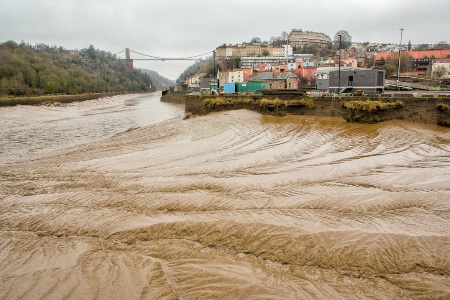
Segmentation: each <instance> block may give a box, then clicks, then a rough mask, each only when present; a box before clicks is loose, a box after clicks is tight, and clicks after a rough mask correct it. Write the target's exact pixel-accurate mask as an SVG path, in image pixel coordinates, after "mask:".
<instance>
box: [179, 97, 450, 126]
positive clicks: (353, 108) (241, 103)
mask: <svg viewBox="0 0 450 300" xmlns="http://www.w3.org/2000/svg"><path fill="white" fill-rule="evenodd" d="M177 97H182V95H178V96H177ZM184 98H185V101H186V112H187V113H192V114H198V115H204V114H208V113H211V112H214V111H223V110H236V109H248V110H253V111H256V112H259V113H261V114H269V115H277V116H285V115H289V114H293V115H311V116H325V117H327V116H339V117H342V118H343V119H345V120H346V121H348V122H356V123H379V122H383V121H388V120H405V121H410V122H416V123H424V124H439V125H445V124H448V123H449V120H450V110H449V109H445V108H448V107H449V105H450V98H448V97H419V98H414V97H398V96H395V95H394V97H392V96H378V97H374V98H370V97H350V96H341V97H300V96H299V95H295V94H292V95H291V94H280V95H264V96H261V95H223V96H202V95H185V96H184ZM442 108H444V109H442Z"/></svg>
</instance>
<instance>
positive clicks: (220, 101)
mask: <svg viewBox="0 0 450 300" xmlns="http://www.w3.org/2000/svg"><path fill="white" fill-rule="evenodd" d="M252 102H253V99H252V98H242V97H237V98H232V97H215V98H206V99H203V105H204V106H206V107H208V108H215V107H219V106H224V105H232V104H251V103H252Z"/></svg>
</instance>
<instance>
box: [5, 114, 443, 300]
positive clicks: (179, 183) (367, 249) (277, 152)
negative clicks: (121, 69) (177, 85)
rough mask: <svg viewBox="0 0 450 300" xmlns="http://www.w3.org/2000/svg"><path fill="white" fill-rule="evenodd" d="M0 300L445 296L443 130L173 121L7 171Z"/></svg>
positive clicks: (229, 119)
mask: <svg viewBox="0 0 450 300" xmlns="http://www.w3.org/2000/svg"><path fill="white" fill-rule="evenodd" d="M0 178H1V180H0V230H1V231H0V237H1V238H0V282H1V284H0V298H2V299H16V298H21V299H36V298H44V299H55V298H56V299H63V298H64V299H449V298H450V277H449V276H450V130H448V129H446V128H439V127H437V126H429V125H423V124H421V125H420V124H414V123H407V122H402V121H390V122H385V123H382V124H375V125H361V124H348V123H345V122H344V121H342V120H341V119H339V118H323V117H306V116H287V117H283V118H279V117H271V116H261V115H259V114H257V113H254V112H249V111H245V110H238V111H228V112H221V113H212V114H209V115H207V116H202V117H193V118H189V119H187V120H182V118H177V119H172V120H169V121H165V122H161V123H158V124H152V125H149V126H144V127H141V128H137V129H134V130H130V131H127V132H124V133H122V134H119V135H113V136H112V137H110V138H108V139H103V140H98V141H93V142H90V143H87V144H84V145H76V146H72V147H70V148H63V149H61V148H58V149H55V151H53V152H52V153H48V154H47V155H41V156H40V157H38V158H34V159H29V160H25V161H20V162H15V163H8V164H4V165H3V166H2V168H1V169H0Z"/></svg>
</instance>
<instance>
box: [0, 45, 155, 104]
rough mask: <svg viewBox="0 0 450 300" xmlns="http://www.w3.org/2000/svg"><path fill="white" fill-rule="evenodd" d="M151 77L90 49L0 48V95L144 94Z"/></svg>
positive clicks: (11, 46) (15, 46)
mask: <svg viewBox="0 0 450 300" xmlns="http://www.w3.org/2000/svg"><path fill="white" fill-rule="evenodd" d="M151 90H154V87H153V84H152V81H151V79H150V77H149V76H148V75H146V74H144V73H142V72H139V71H136V70H130V69H129V68H128V67H127V65H126V63H125V61H123V60H118V59H116V57H115V55H113V54H111V53H110V52H105V51H101V50H96V49H95V48H94V47H93V46H92V45H91V46H90V47H89V48H87V49H82V50H80V51H69V50H66V49H64V48H62V47H56V46H52V47H50V46H48V45H45V44H37V45H35V46H31V45H29V44H25V43H21V44H16V43H15V42H13V41H8V42H5V43H3V44H0V95H11V96H33V95H43V94H82V93H110V92H146V91H151Z"/></svg>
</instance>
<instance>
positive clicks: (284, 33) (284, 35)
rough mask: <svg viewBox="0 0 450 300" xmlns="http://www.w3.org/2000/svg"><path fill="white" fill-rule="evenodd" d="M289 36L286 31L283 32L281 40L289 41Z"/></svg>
mask: <svg viewBox="0 0 450 300" xmlns="http://www.w3.org/2000/svg"><path fill="white" fill-rule="evenodd" d="M288 36H289V34H288V33H287V32H286V31H283V32H282V33H281V38H282V39H283V41H287V39H288Z"/></svg>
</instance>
